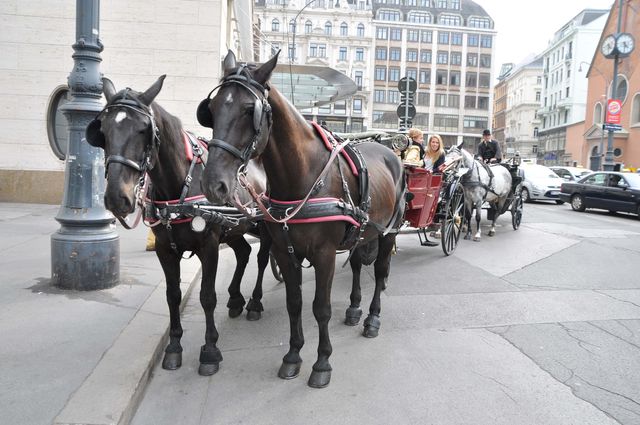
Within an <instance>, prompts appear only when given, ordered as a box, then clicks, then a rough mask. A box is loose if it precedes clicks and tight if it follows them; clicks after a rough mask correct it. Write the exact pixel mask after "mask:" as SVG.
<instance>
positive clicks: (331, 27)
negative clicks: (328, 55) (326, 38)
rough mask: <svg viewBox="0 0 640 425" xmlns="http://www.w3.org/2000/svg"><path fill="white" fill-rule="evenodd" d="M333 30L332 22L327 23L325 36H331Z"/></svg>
mask: <svg viewBox="0 0 640 425" xmlns="http://www.w3.org/2000/svg"><path fill="white" fill-rule="evenodd" d="M332 30H333V25H331V22H329V21H327V22H325V24H324V35H331V31H332Z"/></svg>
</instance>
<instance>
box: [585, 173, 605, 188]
mask: <svg viewBox="0 0 640 425" xmlns="http://www.w3.org/2000/svg"><path fill="white" fill-rule="evenodd" d="M606 181H607V175H606V174H602V173H594V174H592V175H590V176H589V177H588V178H587V179H586V180H585V181H584V182H583V183H584V184H591V185H594V186H606Z"/></svg>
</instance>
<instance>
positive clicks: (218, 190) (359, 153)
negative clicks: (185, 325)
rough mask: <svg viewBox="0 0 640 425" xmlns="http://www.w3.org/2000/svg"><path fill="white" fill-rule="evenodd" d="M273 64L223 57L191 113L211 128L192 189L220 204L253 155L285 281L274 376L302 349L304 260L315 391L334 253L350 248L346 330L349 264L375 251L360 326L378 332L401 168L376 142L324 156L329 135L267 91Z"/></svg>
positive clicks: (325, 371) (324, 368) (355, 308)
mask: <svg viewBox="0 0 640 425" xmlns="http://www.w3.org/2000/svg"><path fill="white" fill-rule="evenodd" d="M276 62H277V55H276V56H275V57H273V58H272V59H271V60H269V61H268V62H266V63H265V64H264V65H262V66H260V67H255V66H253V65H251V66H248V65H245V64H237V63H236V58H235V55H234V54H233V52H231V51H229V53H228V54H227V56H226V58H225V60H224V68H225V69H224V75H225V76H224V78H223V80H222V83H221V84H220V86H218V89H219V91H218V92H217V94H216V95H215V96H214V97H211V94H212V93H213V91H212V93H211V94H210V95H209V96H208V97H207V99H205V100H204V101H203V102H202V103H201V104H200V106H199V107H198V120H199V122H200V124H202V125H204V126H208V127H211V128H212V129H213V139H212V140H211V142H210V144H209V159H208V164H210V165H211V166H207V168H206V170H205V176H204V179H203V182H202V183H203V189H204V193H205V194H206V195H207V198H208V199H209V200H210V201H212V202H229V201H230V200H231V199H232V198H233V194H234V193H235V192H236V191H237V190H238V179H240V180H242V176H243V175H244V173H243V168H244V165H245V164H247V162H248V161H249V160H250V159H251V158H261V159H262V161H263V164H264V168H265V171H266V174H267V181H268V187H269V193H268V197H269V200H268V203H269V206H270V208H269V209H268V210H267V209H266V208H265V209H264V211H265V215H267V213H269V214H270V215H273V216H272V217H269V216H268V215H267V228H268V230H269V232H270V233H271V235H272V237H273V248H272V253H273V254H274V256H275V258H276V261H277V263H278V265H279V266H280V269H281V271H282V274H283V277H284V280H285V284H286V291H287V294H286V295H287V311H288V313H289V322H290V329H291V337H290V340H289V352H288V353H287V354H286V355H285V356H284V358H283V363H282V366H281V367H280V371H279V373H278V375H279V376H280V377H281V378H284V379H291V378H294V377H296V376H297V375H298V374H299V371H300V365H301V363H302V359H301V357H300V349H301V348H302V346H303V344H304V337H303V332H302V317H301V312H302V294H301V286H300V285H301V279H302V270H301V264H302V262H303V261H304V260H307V261H308V262H309V263H310V264H311V265H312V266H313V267H314V270H315V277H316V289H315V298H314V301H313V314H314V316H315V318H316V321H317V323H318V327H319V334H320V338H319V344H318V358H317V361H316V362H315V364H314V365H313V371H312V373H311V376H310V377H309V385H310V386H311V387H316V388H321V387H325V386H327V385H328V384H329V381H330V379H331V365H330V364H329V356H330V355H331V352H332V347H331V342H330V339H329V328H328V323H329V319H330V318H331V285H332V282H333V275H334V270H335V262H336V250H339V249H351V251H352V257H351V265H352V267H354V281H353V291H352V295H351V306H350V308H349V309H348V310H347V322H351V324H355V323H357V322H358V320H359V313H360V307H359V304H360V288H359V272H360V270H359V267H360V263H361V259H362V257H363V255H364V254H365V251H366V250H365V249H364V248H368V247H374V248H375V246H376V245H377V255H373V257H374V258H375V266H374V270H375V281H376V287H375V292H374V296H373V299H372V301H371V305H370V308H369V315H368V317H367V319H366V320H365V322H364V325H365V329H364V335H365V336H368V337H375V336H376V335H377V334H378V329H379V328H380V319H379V316H380V292H381V291H382V289H383V287H384V284H385V280H386V279H387V277H388V275H389V266H390V259H391V252H392V248H393V245H394V242H395V238H396V233H395V232H394V231H393V229H397V228H398V227H399V226H400V225H401V222H402V216H403V213H404V205H405V201H404V195H405V182H404V171H403V166H402V163H401V162H400V160H399V159H398V158H397V157H396V156H395V155H394V153H393V151H391V150H390V149H388V148H386V147H385V146H383V145H381V144H378V143H371V142H369V143H361V144H358V145H357V146H356V147H354V148H353V149H352V153H353V155H352V156H350V158H351V159H350V160H349V159H347V158H343V157H341V155H340V154H339V153H338V152H339V151H340V150H342V149H345V150H346V149H347V147H346V146H345V143H340V141H334V142H335V143H333V148H332V150H331V151H330V150H328V149H327V148H326V147H325V146H324V144H325V143H324V142H323V139H327V138H330V137H331V136H330V135H329V136H327V135H326V134H325V135H324V136H323V135H322V134H323V133H322V131H320V130H319V129H318V127H317V126H314V125H312V124H310V123H308V122H307V121H306V120H305V119H304V117H303V116H302V115H301V114H300V113H299V112H298V111H297V110H296V109H295V107H294V106H293V105H291V104H290V103H289V102H288V101H287V100H286V99H285V98H284V97H283V96H282V95H281V94H280V93H279V92H278V91H277V90H276V89H275V88H273V87H271V88H269V86H268V85H267V81H268V80H269V78H270V77H271V73H272V72H273V69H274V68H275V65H276ZM214 90H215V89H214ZM329 144H330V145H331V143H329ZM352 165H353V167H352ZM355 174H358V177H356V176H355ZM367 175H368V178H367ZM354 246H358V247H360V249H354ZM374 251H375V249H374Z"/></svg>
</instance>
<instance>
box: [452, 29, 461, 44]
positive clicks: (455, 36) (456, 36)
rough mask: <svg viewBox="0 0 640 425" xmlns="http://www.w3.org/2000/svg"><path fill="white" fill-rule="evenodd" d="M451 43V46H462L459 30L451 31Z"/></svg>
mask: <svg viewBox="0 0 640 425" xmlns="http://www.w3.org/2000/svg"><path fill="white" fill-rule="evenodd" d="M451 44H452V45H453V46H462V33H461V32H452V33H451Z"/></svg>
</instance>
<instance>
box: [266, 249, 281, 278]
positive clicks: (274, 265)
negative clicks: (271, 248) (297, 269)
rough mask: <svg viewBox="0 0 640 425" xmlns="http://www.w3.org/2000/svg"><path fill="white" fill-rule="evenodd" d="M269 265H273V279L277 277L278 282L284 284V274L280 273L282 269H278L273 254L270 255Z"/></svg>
mask: <svg viewBox="0 0 640 425" xmlns="http://www.w3.org/2000/svg"><path fill="white" fill-rule="evenodd" d="M269 264H270V265H271V273H273V277H275V278H276V280H277V281H278V282H284V278H283V277H282V272H281V271H280V267H278V263H277V262H276V258H275V257H274V256H273V254H272V253H269Z"/></svg>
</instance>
